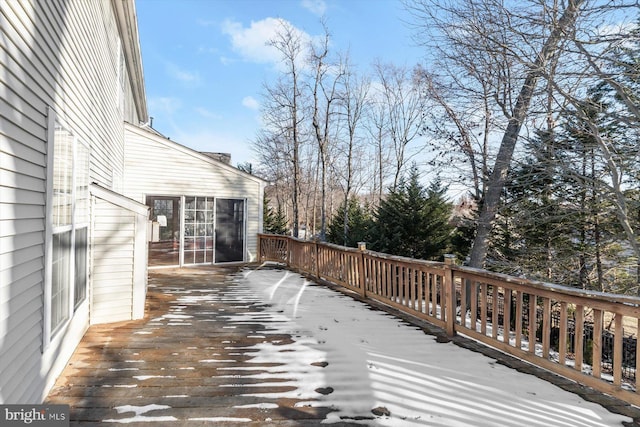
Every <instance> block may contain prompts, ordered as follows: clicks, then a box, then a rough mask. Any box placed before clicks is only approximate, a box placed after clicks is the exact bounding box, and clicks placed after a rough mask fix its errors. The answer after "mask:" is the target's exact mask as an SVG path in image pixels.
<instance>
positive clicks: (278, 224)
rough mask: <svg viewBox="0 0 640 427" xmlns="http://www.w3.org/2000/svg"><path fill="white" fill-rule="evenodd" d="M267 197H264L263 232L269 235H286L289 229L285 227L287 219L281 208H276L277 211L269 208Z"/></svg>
mask: <svg viewBox="0 0 640 427" xmlns="http://www.w3.org/2000/svg"><path fill="white" fill-rule="evenodd" d="M269 202H270V201H269V199H268V198H267V196H265V197H264V203H263V205H262V209H263V221H264V222H263V226H262V228H263V230H264V232H265V233H270V234H288V229H289V227H288V226H287V218H286V216H285V214H284V213H283V212H282V208H281V207H280V206H278V209H277V210H274V209H273V207H271V206H270V203H269Z"/></svg>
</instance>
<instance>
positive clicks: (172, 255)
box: [146, 196, 180, 266]
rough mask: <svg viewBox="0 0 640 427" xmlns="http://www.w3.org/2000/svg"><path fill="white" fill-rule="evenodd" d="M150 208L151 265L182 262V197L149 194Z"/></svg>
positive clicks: (148, 202) (148, 203)
mask: <svg viewBox="0 0 640 427" xmlns="http://www.w3.org/2000/svg"><path fill="white" fill-rule="evenodd" d="M146 204H147V206H149V208H150V212H149V214H150V219H151V230H150V233H151V235H150V236H149V265H150V266H158V265H179V264H180V197H162V196H147V203H146Z"/></svg>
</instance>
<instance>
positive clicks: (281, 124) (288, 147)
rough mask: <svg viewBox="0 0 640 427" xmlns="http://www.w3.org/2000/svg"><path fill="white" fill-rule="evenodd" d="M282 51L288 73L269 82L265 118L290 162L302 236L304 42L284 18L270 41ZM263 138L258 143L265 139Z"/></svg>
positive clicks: (294, 223) (294, 221) (294, 213)
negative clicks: (301, 184)
mask: <svg viewBox="0 0 640 427" xmlns="http://www.w3.org/2000/svg"><path fill="white" fill-rule="evenodd" d="M268 45H269V46H272V47H274V48H275V49H276V50H277V51H278V52H279V53H280V54H281V62H282V67H283V69H284V72H283V73H282V74H281V75H280V78H279V79H278V81H277V82H275V83H273V84H270V85H265V95H264V98H265V103H264V105H265V106H264V107H263V118H264V120H265V123H266V125H267V127H268V129H269V133H270V134H271V136H270V137H269V138H268V139H269V140H270V141H278V142H279V143H280V144H281V145H283V147H282V148H281V149H279V151H280V152H281V153H283V154H284V155H285V156H286V159H287V161H288V162H289V168H288V169H287V170H288V171H290V173H291V176H292V180H291V187H292V188H291V198H292V216H293V218H292V220H291V226H292V232H293V235H294V236H295V237H298V233H299V230H298V228H299V224H300V207H299V197H300V179H301V170H300V147H301V144H302V135H301V123H302V121H303V119H304V117H303V108H302V100H301V87H300V86H301V70H300V67H301V65H300V63H301V61H302V60H303V54H304V41H303V40H302V37H301V34H300V33H299V31H298V30H297V29H296V28H294V27H293V26H292V25H291V24H289V23H288V22H287V21H284V20H281V21H280V29H279V31H278V32H277V34H276V36H275V37H274V39H273V40H270V41H269V42H268ZM264 141H265V140H264V139H259V140H258V141H256V142H257V143H260V142H264Z"/></svg>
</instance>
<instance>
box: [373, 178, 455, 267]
mask: <svg viewBox="0 0 640 427" xmlns="http://www.w3.org/2000/svg"><path fill="white" fill-rule="evenodd" d="M445 192H446V188H443V187H442V186H441V184H440V182H439V181H436V182H435V183H434V184H432V185H431V186H430V187H429V189H428V190H425V188H424V187H423V186H422V185H421V184H420V182H419V175H418V171H417V169H416V168H415V166H414V167H413V168H412V169H411V171H410V173H409V179H408V181H407V180H405V179H404V177H403V178H402V179H401V180H400V182H399V185H398V186H397V188H396V189H395V190H393V189H392V190H391V192H390V194H389V195H388V197H387V198H386V199H384V200H382V201H381V202H380V206H379V207H378V210H377V212H376V221H375V227H374V229H375V238H374V241H373V248H374V249H375V250H377V251H380V252H385V253H389V254H392V255H401V256H407V257H411V258H419V259H439V258H440V257H441V256H442V255H443V254H444V253H445V252H447V250H448V249H449V246H450V239H451V236H452V231H453V226H452V225H451V224H450V218H451V211H452V207H451V204H449V203H448V202H447V201H446V199H445V197H444V194H445Z"/></svg>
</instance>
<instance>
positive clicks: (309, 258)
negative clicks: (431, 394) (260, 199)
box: [259, 234, 640, 406]
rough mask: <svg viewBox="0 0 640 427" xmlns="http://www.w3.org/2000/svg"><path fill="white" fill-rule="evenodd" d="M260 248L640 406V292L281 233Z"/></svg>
mask: <svg viewBox="0 0 640 427" xmlns="http://www.w3.org/2000/svg"><path fill="white" fill-rule="evenodd" d="M259 251H260V253H259V257H260V261H261V262H267V261H273V262H278V263H283V264H286V265H287V267H289V268H290V269H292V270H295V271H299V272H302V273H305V274H307V275H309V276H311V277H315V278H317V279H320V280H325V281H328V282H331V283H334V284H337V285H340V286H343V287H345V288H347V289H349V290H351V291H353V292H356V293H358V294H359V295H360V296H361V297H363V298H368V299H371V300H375V301H379V302H381V303H383V304H387V305H389V306H392V307H394V308H396V309H398V310H401V311H403V312H405V313H407V314H410V315H413V316H415V317H417V318H420V319H423V320H426V321H428V322H430V323H432V324H434V325H436V326H439V327H441V328H443V329H444V330H445V331H446V333H447V334H448V335H450V336H453V335H455V334H457V333H460V334H463V335H466V336H468V337H470V338H473V339H475V340H478V341H480V342H482V343H484V344H485V345H487V346H490V347H493V348H496V349H498V350H501V351H503V352H505V353H508V354H511V355H513V356H515V357H518V358H520V359H522V360H525V361H527V362H529V363H531V364H533V365H536V366H538V367H541V368H544V369H547V370H549V371H552V372H555V373H557V374H559V375H562V376H564V377H566V378H569V379H572V380H574V381H576V382H578V383H580V384H583V385H586V386H589V387H592V388H594V389H595V390H598V391H601V392H604V393H607V394H610V395H612V396H615V397H617V398H620V399H622V400H624V401H627V402H629V403H630V404H633V405H636V406H640V385H639V384H638V383H637V381H638V378H637V375H636V366H638V363H639V360H638V359H639V358H640V351H639V349H638V342H639V340H637V339H635V338H634V337H633V336H627V337H625V328H627V335H630V334H629V330H631V331H632V334H634V335H635V334H637V331H638V330H640V298H638V297H633V296H626V295H616V294H609V293H603V292H593V291H585V290H581V289H576V288H571V287H567V286H562V285H557V284H552V283H544V282H538V281H533V280H526V279H521V278H516V277H512V276H507V275H504V274H499V273H492V272H489V271H486V270H480V269H474V268H469V267H462V266H458V265H455V263H454V262H451V260H447V262H444V263H441V262H431V261H423V260H416V259H411V258H404V257H398V256H391V255H387V254H383V253H378V252H372V251H368V250H366V249H355V248H346V247H343V246H337V245H333V244H329V243H321V242H315V241H305V240H300V239H295V238H292V237H288V236H280V235H268V234H261V235H259ZM630 346H631V348H630ZM598 361H599V363H598Z"/></svg>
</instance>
